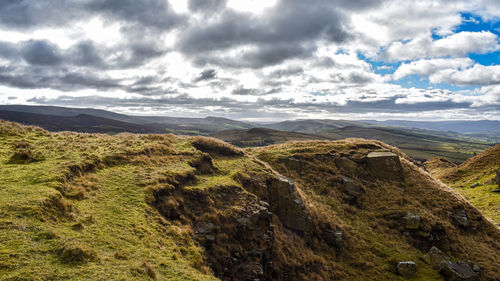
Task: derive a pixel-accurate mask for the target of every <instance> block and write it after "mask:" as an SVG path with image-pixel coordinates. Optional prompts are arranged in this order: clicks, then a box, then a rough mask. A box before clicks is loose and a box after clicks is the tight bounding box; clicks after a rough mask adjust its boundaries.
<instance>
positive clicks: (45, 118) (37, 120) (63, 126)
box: [0, 110, 167, 133]
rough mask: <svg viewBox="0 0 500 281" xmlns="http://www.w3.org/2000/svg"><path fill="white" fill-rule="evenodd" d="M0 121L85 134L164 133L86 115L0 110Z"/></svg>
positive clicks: (151, 127)
mask: <svg viewBox="0 0 500 281" xmlns="http://www.w3.org/2000/svg"><path fill="white" fill-rule="evenodd" d="M0 119H4V120H8V121H12V122H18V123H21V124H25V125H34V126H39V127H42V128H44V129H46V130H49V131H53V132H58V131H74V132H85V133H121V132H130V133H166V132H167V131H166V129H165V126H161V125H155V124H148V125H141V124H134V123H128V122H123V121H118V120H114V119H109V118H103V117H98V116H94V115H88V114H77V115H75V116H55V115H44V114H37V113H27V112H14V111H6V110H0Z"/></svg>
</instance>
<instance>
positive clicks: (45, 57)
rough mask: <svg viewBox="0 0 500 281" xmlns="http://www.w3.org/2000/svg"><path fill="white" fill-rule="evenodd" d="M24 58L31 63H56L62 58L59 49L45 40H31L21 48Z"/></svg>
mask: <svg viewBox="0 0 500 281" xmlns="http://www.w3.org/2000/svg"><path fill="white" fill-rule="evenodd" d="M21 55H22V57H23V59H24V60H26V61H27V62H28V63H30V64H33V65H57V64H59V63H61V61H62V60H63V58H62V56H61V55H60V51H59V49H58V48H57V46H55V45H54V44H51V43H49V42H48V41H46V40H32V41H28V42H26V43H25V45H24V46H23V48H22V49H21Z"/></svg>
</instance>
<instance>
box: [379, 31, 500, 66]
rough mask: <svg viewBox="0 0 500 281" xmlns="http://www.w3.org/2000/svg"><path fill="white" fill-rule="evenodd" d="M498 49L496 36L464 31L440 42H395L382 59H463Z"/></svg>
mask: <svg viewBox="0 0 500 281" xmlns="http://www.w3.org/2000/svg"><path fill="white" fill-rule="evenodd" d="M498 49H500V44H499V40H498V36H497V35H496V34H494V33H491V32H489V31H481V32H467V31H463V32H459V33H455V34H452V35H450V36H447V37H445V38H442V39H438V40H432V38H431V37H430V36H425V37H423V38H416V39H413V40H411V41H409V42H406V43H402V42H394V43H392V44H391V45H390V46H389V47H388V48H387V49H386V50H385V51H384V52H383V53H382V57H383V58H384V59H387V60H391V61H401V60H403V61H404V60H413V59H421V58H437V57H463V56H465V55H467V54H469V53H481V54H484V53H488V52H493V51H496V50H498Z"/></svg>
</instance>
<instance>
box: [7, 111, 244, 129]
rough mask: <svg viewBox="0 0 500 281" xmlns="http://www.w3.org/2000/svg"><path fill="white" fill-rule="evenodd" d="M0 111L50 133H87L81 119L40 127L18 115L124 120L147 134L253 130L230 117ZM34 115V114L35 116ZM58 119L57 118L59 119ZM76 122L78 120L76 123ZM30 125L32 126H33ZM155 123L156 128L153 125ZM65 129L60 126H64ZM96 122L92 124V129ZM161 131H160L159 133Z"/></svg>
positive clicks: (103, 112) (106, 112)
mask: <svg viewBox="0 0 500 281" xmlns="http://www.w3.org/2000/svg"><path fill="white" fill-rule="evenodd" d="M0 110H1V111H3V112H4V113H3V115H2V116H3V117H1V118H2V119H5V120H10V121H16V122H21V123H23V124H27V125H38V126H41V127H43V128H46V129H47V130H52V131H63V130H73V129H71V128H73V127H77V128H79V130H77V131H78V132H85V123H84V122H82V121H81V120H79V121H77V122H76V124H70V123H71V121H72V120H75V118H66V120H65V122H63V123H61V122H59V123H57V122H56V123H54V124H53V125H50V124H48V123H45V124H43V125H42V124H40V123H36V122H35V121H36V118H35V119H30V118H24V119H23V120H22V121H21V120H20V119H17V118H19V116H22V115H23V114H22V113H26V114H28V113H29V114H36V115H44V116H54V117H76V116H78V115H85V116H95V117H100V118H105V119H108V120H107V121H106V120H104V119H103V121H105V123H109V122H110V121H109V120H115V121H121V122H125V123H129V124H124V123H121V124H120V125H119V127H121V128H130V129H131V130H132V131H129V132H134V133H136V132H146V133H158V132H160V131H161V132H166V130H165V129H168V130H167V132H171V133H179V134H190V135H193V134H206V133H209V132H216V131H220V130H229V129H247V128H251V127H253V125H252V124H249V123H245V122H240V121H235V120H231V119H227V118H220V117H205V118H184V117H179V118H178V117H164V116H132V115H125V114H118V113H114V112H110V111H106V110H98V109H92V108H67V107H58V106H29V105H0ZM32 116H35V115H32ZM41 118H42V119H44V120H46V121H47V122H48V121H49V119H50V120H53V119H51V118H47V117H41ZM56 119H57V118H56ZM75 121H76V120H75ZM30 122H31V123H30ZM134 124H135V125H145V126H143V127H144V128H143V129H139V130H137V129H136V128H137V127H136V126H135V125H134ZM152 124H155V125H152ZM63 125H64V127H61V126H63ZM92 125H93V123H91V124H89V126H92ZM159 129H161V130H160V131H158V130H159ZM93 131H94V128H90V127H89V128H88V131H87V132H93ZM100 132H104V133H106V131H104V130H101V131H100Z"/></svg>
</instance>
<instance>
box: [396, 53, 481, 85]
mask: <svg viewBox="0 0 500 281" xmlns="http://www.w3.org/2000/svg"><path fill="white" fill-rule="evenodd" d="M473 63H474V62H473V61H472V59H470V58H457V59H423V60H418V61H413V62H410V63H403V64H401V65H400V66H399V67H398V68H397V69H396V71H395V72H394V74H393V78H394V79H396V80H399V79H401V78H403V77H406V76H409V75H412V74H418V75H420V76H422V77H426V76H430V75H432V74H434V73H436V72H438V71H442V70H446V69H460V68H466V67H469V66H471V65H472V64H473Z"/></svg>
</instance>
